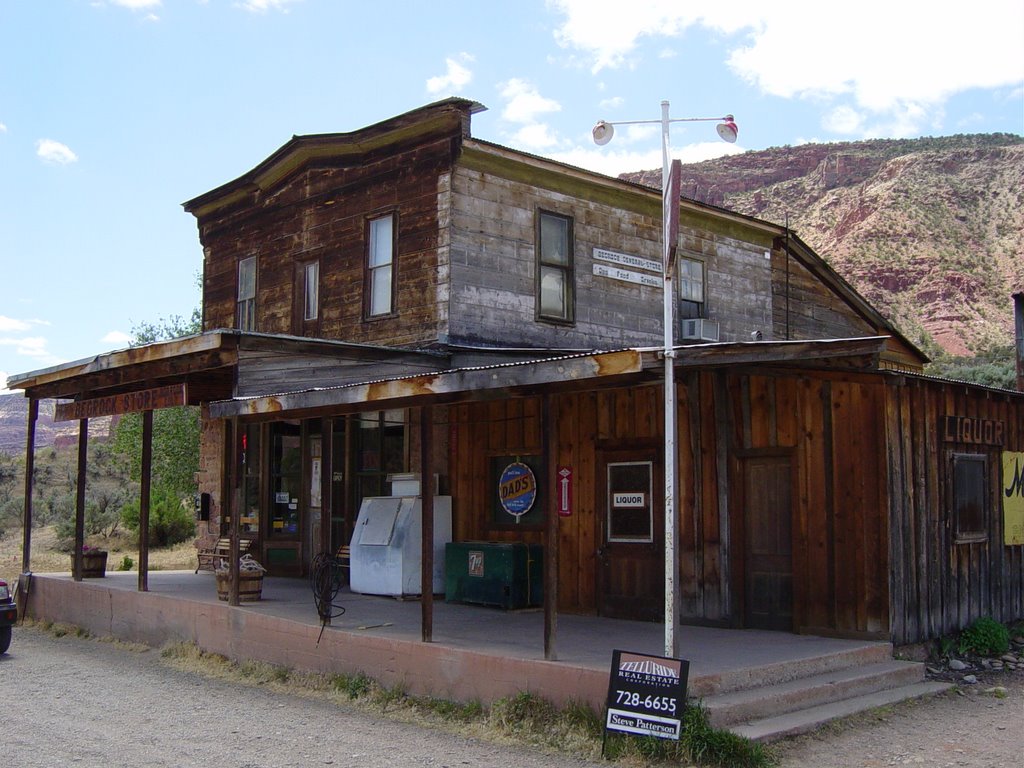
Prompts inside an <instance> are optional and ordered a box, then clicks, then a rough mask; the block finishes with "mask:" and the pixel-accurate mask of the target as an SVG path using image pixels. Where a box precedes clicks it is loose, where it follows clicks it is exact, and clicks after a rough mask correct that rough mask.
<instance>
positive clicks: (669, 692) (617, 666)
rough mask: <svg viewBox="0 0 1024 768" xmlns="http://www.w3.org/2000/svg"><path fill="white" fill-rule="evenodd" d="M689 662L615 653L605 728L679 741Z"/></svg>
mask: <svg viewBox="0 0 1024 768" xmlns="http://www.w3.org/2000/svg"><path fill="white" fill-rule="evenodd" d="M689 673H690V662H688V661H684V660H682V659H670V658H666V657H663V656H648V655H646V654H642V653H631V652H629V651H613V652H612V669H611V675H610V676H609V678H608V702H607V709H608V715H607V717H606V718H605V731H606V732H607V731H619V732H621V733H632V734H636V735H639V736H654V737H656V738H659V739H673V740H676V741H678V740H679V734H680V731H681V730H682V719H683V710H684V709H685V707H686V681H687V677H688V676H689Z"/></svg>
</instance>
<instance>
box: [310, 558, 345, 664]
mask: <svg viewBox="0 0 1024 768" xmlns="http://www.w3.org/2000/svg"><path fill="white" fill-rule="evenodd" d="M347 582H348V563H347V562H343V561H342V560H340V559H339V558H337V557H335V556H334V555H332V554H331V553H330V552H321V553H320V554H318V555H316V556H315V557H314V558H313V563H312V567H311V568H310V573H309V583H310V586H311V587H312V588H313V602H314V603H316V614H317V616H319V617H320V636H319V637H317V639H316V643H317V645H319V644H320V638H321V637H323V634H324V628H325V627H326V626H327V622H328V621H330V620H331V619H336V618H338V617H339V616H341V615H342V614H344V613H345V607H344V606H342V605H339V604H338V603H336V602H335V599H336V598H337V597H338V593H339V592H340V591H341V588H342V587H343V586H344V585H345V584H346V583H347Z"/></svg>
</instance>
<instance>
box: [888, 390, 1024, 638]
mask: <svg viewBox="0 0 1024 768" xmlns="http://www.w3.org/2000/svg"><path fill="white" fill-rule="evenodd" d="M885 414H886V417H885V429H886V435H887V443H888V456H887V457H886V459H887V464H888V467H889V471H890V478H889V488H890V496H889V498H890V509H889V516H890V519H891V520H892V527H891V530H890V531H889V539H890V546H891V548H892V552H893V559H892V562H893V568H892V569H891V573H890V589H891V592H892V638H893V640H894V641H895V642H897V643H917V642H923V641H926V640H930V639H935V638H938V637H941V636H943V635H948V634H952V633H954V632H957V631H959V630H961V629H963V628H964V627H966V626H967V625H969V624H970V623H971V622H972V621H974V620H975V619H977V618H979V617H982V616H991V617H993V618H995V619H997V620H999V621H1004V622H1007V621H1013V620H1016V619H1019V618H1021V617H1022V616H1024V546H1020V545H1018V546H1006V545H1005V544H1004V543H1003V508H1002V496H1001V494H1002V490H1003V489H1002V478H1001V466H1002V457H1001V454H1002V452H1003V451H1004V450H1008V451H1024V398H1021V397H1020V396H1019V395H1011V394H1001V393H997V392H992V391H986V390H982V389H978V388H972V387H968V386H964V385H962V384H956V383H952V382H939V381H931V380H920V379H901V378H896V377H893V378H892V379H890V381H889V384H888V385H887V387H886V401H885ZM946 416H966V417H971V418H977V419H986V420H992V421H995V422H997V423H999V424H1001V425H1002V426H1003V430H1004V431H1003V435H1004V437H1003V444H1002V445H1001V446H1000V445H985V444H976V443H961V442H952V441H949V440H947V439H945V436H944V433H943V429H942V424H943V419H944V417H946ZM955 452H956V453H971V454H981V455H984V456H986V458H987V461H988V468H989V474H988V479H989V488H988V494H989V502H990V503H989V505H988V509H987V510H986V513H985V514H986V538H985V540H984V541H981V542H975V543H957V542H956V531H955V521H954V520H953V516H952V512H951V507H952V505H951V498H950V493H951V487H950V477H949V474H950V469H951V461H952V458H951V456H952V454H953V453H955ZM901 486H902V492H900V493H897V492H896V491H897V490H900V489H901Z"/></svg>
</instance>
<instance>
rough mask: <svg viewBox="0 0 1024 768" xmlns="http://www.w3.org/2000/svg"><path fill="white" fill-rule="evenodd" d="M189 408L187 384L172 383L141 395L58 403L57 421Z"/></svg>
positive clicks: (124, 394) (55, 413)
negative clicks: (182, 407) (181, 407)
mask: <svg viewBox="0 0 1024 768" xmlns="http://www.w3.org/2000/svg"><path fill="white" fill-rule="evenodd" d="M179 405H188V397H187V395H186V391H185V385H184V384H171V385H169V386H166V387H156V388H155V389H142V390H139V391H138V392H125V393H123V394H120V395H108V396H107V397H96V398H93V399H92V400H76V401H74V402H70V403H57V407H56V408H55V409H54V414H53V420H54V421H76V420H78V419H93V418H97V417H99V416H116V415H117V414H119V413H136V412H138V411H155V410H158V409H160V408H174V407H176V406H179Z"/></svg>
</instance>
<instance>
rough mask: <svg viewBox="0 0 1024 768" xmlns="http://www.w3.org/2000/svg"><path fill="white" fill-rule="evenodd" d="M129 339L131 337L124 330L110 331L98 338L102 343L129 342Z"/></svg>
mask: <svg viewBox="0 0 1024 768" xmlns="http://www.w3.org/2000/svg"><path fill="white" fill-rule="evenodd" d="M131 340H132V337H131V336H129V335H128V334H127V333H125V332H124V331H111V332H110V333H108V334H107V335H106V336H104V337H103V338H102V339H100V341H101V342H103V343H104V344H129V343H130V342H131Z"/></svg>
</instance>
